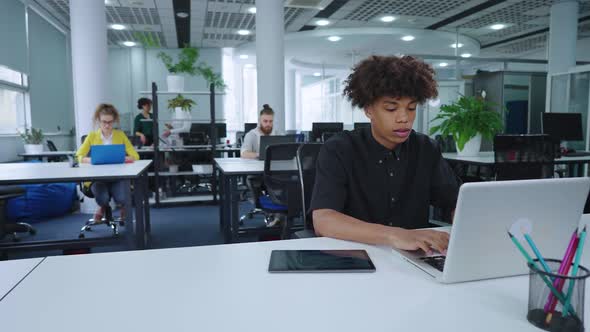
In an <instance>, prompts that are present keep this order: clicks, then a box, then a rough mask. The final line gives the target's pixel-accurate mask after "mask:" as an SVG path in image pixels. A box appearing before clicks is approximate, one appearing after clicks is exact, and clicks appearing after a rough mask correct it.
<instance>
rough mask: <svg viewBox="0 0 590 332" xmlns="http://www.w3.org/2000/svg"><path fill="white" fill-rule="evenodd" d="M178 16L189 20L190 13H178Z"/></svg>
mask: <svg viewBox="0 0 590 332" xmlns="http://www.w3.org/2000/svg"><path fill="white" fill-rule="evenodd" d="M176 16H178V17H180V18H187V17H188V13H185V12H178V13H176Z"/></svg>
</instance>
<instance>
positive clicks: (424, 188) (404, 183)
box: [311, 128, 461, 229]
mask: <svg viewBox="0 0 590 332" xmlns="http://www.w3.org/2000/svg"><path fill="white" fill-rule="evenodd" d="M460 184H461V182H460V180H459V178H458V177H457V176H456V175H455V173H454V172H453V171H452V169H451V168H450V167H449V165H448V164H447V162H446V161H445V160H444V159H443V158H442V155H441V152H440V148H439V147H438V145H437V144H436V143H435V142H434V141H433V140H431V139H430V138H429V137H428V136H426V135H423V134H419V133H416V132H414V131H412V133H411V134H410V136H409V137H408V139H407V140H406V141H405V142H404V143H403V144H399V145H398V146H397V147H396V148H395V149H394V150H393V151H391V150H388V149H387V148H385V147H384V146H382V145H381V144H379V143H378V142H377V141H375V139H374V138H373V135H372V134H371V129H370V128H364V129H362V130H358V131H352V132H349V131H345V132H343V133H341V134H339V135H337V136H335V137H333V138H331V139H330V140H328V141H327V142H326V143H325V144H324V146H323V147H322V149H321V151H320V155H319V157H318V163H317V171H316V179H315V186H314V190H313V195H312V199H311V210H312V211H313V210H318V209H332V210H336V211H338V212H341V213H344V214H346V215H349V216H351V217H354V218H357V219H360V220H363V221H367V222H372V223H379V224H384V225H389V226H396V227H403V228H408V229H414V228H424V227H432V225H430V224H429V223H428V213H429V206H430V205H433V206H437V207H447V208H453V209H454V208H455V204H456V203H457V195H458V193H459V186H460Z"/></svg>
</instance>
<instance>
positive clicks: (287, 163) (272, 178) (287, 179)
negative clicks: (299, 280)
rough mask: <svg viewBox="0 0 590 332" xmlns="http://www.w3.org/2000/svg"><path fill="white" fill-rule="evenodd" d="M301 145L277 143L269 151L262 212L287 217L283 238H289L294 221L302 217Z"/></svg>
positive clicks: (265, 166) (265, 170) (265, 169)
mask: <svg viewBox="0 0 590 332" xmlns="http://www.w3.org/2000/svg"><path fill="white" fill-rule="evenodd" d="M300 145H301V144H300V143H284V144H273V145H269V146H268V147H267V148H266V158H265V159H264V174H263V179H264V185H265V187H266V193H267V194H266V195H263V196H261V197H260V205H261V207H262V210H263V211H264V212H265V214H266V215H267V216H268V215H269V214H276V213H278V214H283V215H286V221H285V222H284V223H283V227H282V232H281V238H282V239H288V238H289V237H290V235H291V232H292V231H293V219H294V218H295V217H296V216H298V215H299V214H301V212H302V210H301V200H302V199H301V186H300V181H299V174H298V171H297V167H296V157H297V150H298V149H299V146H300Z"/></svg>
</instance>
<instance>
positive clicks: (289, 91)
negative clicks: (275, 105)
mask: <svg viewBox="0 0 590 332" xmlns="http://www.w3.org/2000/svg"><path fill="white" fill-rule="evenodd" d="M285 83H286V84H285V129H286V130H295V129H297V127H296V125H295V123H296V118H295V116H296V113H295V69H289V70H287V77H286V82H285Z"/></svg>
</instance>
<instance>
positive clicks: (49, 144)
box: [47, 140, 58, 151]
mask: <svg viewBox="0 0 590 332" xmlns="http://www.w3.org/2000/svg"><path fill="white" fill-rule="evenodd" d="M47 148H48V149H49V151H58V150H57V146H55V143H53V142H52V141H50V140H47Z"/></svg>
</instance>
